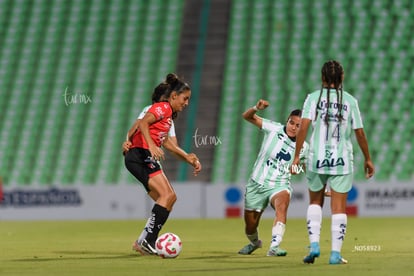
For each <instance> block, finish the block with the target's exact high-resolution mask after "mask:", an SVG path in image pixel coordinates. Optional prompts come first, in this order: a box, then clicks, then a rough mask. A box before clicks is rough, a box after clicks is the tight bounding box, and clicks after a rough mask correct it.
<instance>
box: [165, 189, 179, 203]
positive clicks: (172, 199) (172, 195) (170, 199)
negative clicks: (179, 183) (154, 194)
mask: <svg viewBox="0 0 414 276" xmlns="http://www.w3.org/2000/svg"><path fill="white" fill-rule="evenodd" d="M166 199H167V201H168V203H169V205H170V206H172V205H174V203H175V202H176V201H177V194H176V193H174V192H170V193H168V194H167V195H166Z"/></svg>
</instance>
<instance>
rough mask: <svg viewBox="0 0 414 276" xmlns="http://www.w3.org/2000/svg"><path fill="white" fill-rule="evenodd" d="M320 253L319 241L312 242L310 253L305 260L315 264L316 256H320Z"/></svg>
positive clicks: (307, 262)
mask: <svg viewBox="0 0 414 276" xmlns="http://www.w3.org/2000/svg"><path fill="white" fill-rule="evenodd" d="M320 254H321V253H320V249H319V243H317V242H312V243H311V244H310V251H309V255H308V256H306V257H305V258H303V262H304V263H305V264H313V263H314V262H315V258H317V257H319V255H320Z"/></svg>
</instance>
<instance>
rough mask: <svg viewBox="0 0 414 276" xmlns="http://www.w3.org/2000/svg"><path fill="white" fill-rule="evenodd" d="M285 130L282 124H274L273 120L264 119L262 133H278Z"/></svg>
mask: <svg viewBox="0 0 414 276" xmlns="http://www.w3.org/2000/svg"><path fill="white" fill-rule="evenodd" d="M280 129H283V125H282V124H281V123H277V122H273V121H271V120H268V119H265V118H263V119H262V131H265V132H271V131H278V130H280Z"/></svg>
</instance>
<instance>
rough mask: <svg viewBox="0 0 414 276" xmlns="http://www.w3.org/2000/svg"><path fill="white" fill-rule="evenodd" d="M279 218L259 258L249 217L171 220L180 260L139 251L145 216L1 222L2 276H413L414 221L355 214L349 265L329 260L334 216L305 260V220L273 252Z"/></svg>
mask: <svg viewBox="0 0 414 276" xmlns="http://www.w3.org/2000/svg"><path fill="white" fill-rule="evenodd" d="M271 224H272V221H271V220H269V219H267V220H263V221H262V223H261V225H260V228H259V234H260V236H261V239H262V240H263V243H264V247H263V248H262V249H258V250H257V251H255V252H254V253H253V254H252V255H249V256H241V255H238V254H237V251H238V250H239V249H240V248H241V247H242V246H244V245H245V244H246V243H247V240H246V238H245V237H244V230H243V228H244V224H243V221H242V219H217V220H212V219H206V220H202V219H201V220H182V219H180V220H178V219H170V220H169V221H168V222H167V224H166V225H165V227H164V228H163V230H162V231H161V232H174V233H176V234H178V235H179V236H180V237H181V239H182V241H183V251H182V252H181V255H180V256H179V257H178V258H176V259H161V258H159V257H154V256H140V255H138V254H136V253H134V252H132V251H131V244H132V242H133V240H134V239H135V238H136V236H137V235H138V233H139V232H140V230H141V228H142V227H143V225H144V221H91V222H85V221H42V222H9V221H6V222H0V235H1V238H0V240H1V243H0V250H1V253H0V262H1V265H0V275H42V276H45V275H333V274H335V275H376V276H378V275H391V274H392V275H398V276H402V275H412V273H413V271H414V265H413V264H412V260H413V257H414V254H413V250H414V239H413V233H414V232H413V229H414V218H349V219H348V229H347V236H346V240H345V243H344V246H343V250H342V255H343V257H344V258H346V259H348V261H349V264H347V265H328V257H329V251H330V220H329V219H324V222H323V226H322V237H321V256H320V258H318V259H316V262H315V264H313V265H305V264H303V263H302V258H303V256H305V254H306V253H307V245H308V237H307V232H306V225H305V221H304V219H290V220H288V224H287V229H286V234H285V238H284V241H283V246H282V247H283V248H284V249H286V250H288V255H287V256H286V257H266V251H267V247H268V245H269V242H270V231H271V230H270V229H271Z"/></svg>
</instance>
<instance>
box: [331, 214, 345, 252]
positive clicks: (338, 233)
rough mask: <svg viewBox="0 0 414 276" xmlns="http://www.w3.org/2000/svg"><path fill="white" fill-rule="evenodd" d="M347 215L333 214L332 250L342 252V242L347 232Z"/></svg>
mask: <svg viewBox="0 0 414 276" xmlns="http://www.w3.org/2000/svg"><path fill="white" fill-rule="evenodd" d="M346 224H347V216H346V214H334V215H332V225H331V233H332V251H337V252H341V249H342V243H343V242H344V239H345V234H346Z"/></svg>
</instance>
